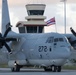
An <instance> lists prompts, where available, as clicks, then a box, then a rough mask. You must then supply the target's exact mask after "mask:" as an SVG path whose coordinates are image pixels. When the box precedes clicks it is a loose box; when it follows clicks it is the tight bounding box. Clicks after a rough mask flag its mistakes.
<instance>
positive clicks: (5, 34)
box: [4, 27, 11, 37]
mask: <svg viewBox="0 0 76 75" xmlns="http://www.w3.org/2000/svg"><path fill="white" fill-rule="evenodd" d="M9 31H11V27H9V28H8V29H7V30H6V31H5V33H4V37H6V36H7V34H8V33H9Z"/></svg>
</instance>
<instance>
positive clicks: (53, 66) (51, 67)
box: [44, 65, 61, 72]
mask: <svg viewBox="0 0 76 75" xmlns="http://www.w3.org/2000/svg"><path fill="white" fill-rule="evenodd" d="M44 70H45V71H50V72H61V66H55V65H52V66H50V67H44Z"/></svg>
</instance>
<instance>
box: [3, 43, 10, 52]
mask: <svg viewBox="0 0 76 75" xmlns="http://www.w3.org/2000/svg"><path fill="white" fill-rule="evenodd" d="M4 45H5V47H6V48H7V50H8V52H11V49H10V47H9V46H8V44H7V43H6V42H5V44H4Z"/></svg>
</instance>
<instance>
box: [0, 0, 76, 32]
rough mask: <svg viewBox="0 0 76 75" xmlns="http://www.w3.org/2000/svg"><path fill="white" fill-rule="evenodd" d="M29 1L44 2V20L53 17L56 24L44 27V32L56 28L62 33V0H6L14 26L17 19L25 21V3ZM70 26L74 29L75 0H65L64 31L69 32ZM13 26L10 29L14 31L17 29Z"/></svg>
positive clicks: (75, 22) (75, 23)
mask: <svg viewBox="0 0 76 75" xmlns="http://www.w3.org/2000/svg"><path fill="white" fill-rule="evenodd" d="M1 1H2V0H0V16H1ZM29 3H30V4H32V3H34V4H37V3H39V4H41V3H44V4H46V8H45V13H44V16H46V17H47V18H46V20H45V21H47V20H49V19H50V18H52V17H55V21H56V24H55V25H51V26H47V27H45V32H46V33H47V32H56V29H57V32H58V33H64V3H63V2H62V0H18V1H16V0H8V5H9V13H10V20H11V24H12V25H13V27H14V28H15V26H16V23H17V22H18V21H25V17H26V16H27V11H26V8H25V5H26V4H29ZM0 18H1V17H0ZM0 24H1V20H0ZM70 27H72V28H73V29H74V30H76V0H67V1H66V33H71V32H70ZM14 28H12V29H13V30H14V31H17V30H16V29H14Z"/></svg>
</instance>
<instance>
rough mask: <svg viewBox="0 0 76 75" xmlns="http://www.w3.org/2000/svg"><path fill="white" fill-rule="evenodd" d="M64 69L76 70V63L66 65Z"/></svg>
mask: <svg viewBox="0 0 76 75" xmlns="http://www.w3.org/2000/svg"><path fill="white" fill-rule="evenodd" d="M62 69H69V70H76V65H66V66H63V67H62Z"/></svg>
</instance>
